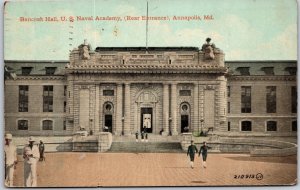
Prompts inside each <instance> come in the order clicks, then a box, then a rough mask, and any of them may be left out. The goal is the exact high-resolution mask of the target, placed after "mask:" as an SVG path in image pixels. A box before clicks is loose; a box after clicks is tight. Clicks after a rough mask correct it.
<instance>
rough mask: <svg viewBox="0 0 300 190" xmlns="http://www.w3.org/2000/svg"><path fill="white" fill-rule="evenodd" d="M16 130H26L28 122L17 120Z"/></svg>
mask: <svg viewBox="0 0 300 190" xmlns="http://www.w3.org/2000/svg"><path fill="white" fill-rule="evenodd" d="M18 130H28V121H27V120H19V121H18Z"/></svg>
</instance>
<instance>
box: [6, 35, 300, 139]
mask: <svg viewBox="0 0 300 190" xmlns="http://www.w3.org/2000/svg"><path fill="white" fill-rule="evenodd" d="M5 67H6V70H7V73H8V75H7V77H6V80H5V130H6V131H9V132H11V133H12V134H14V135H19V136H22V135H50V136H51V135H71V134H73V133H74V132H76V131H78V130H80V129H82V128H84V129H85V130H87V131H89V132H91V133H93V134H97V133H98V132H101V131H109V132H112V133H113V134H115V135H125V136H126V135H130V134H134V133H136V132H137V131H138V132H141V131H146V132H147V133H152V134H156V135H160V134H161V135H180V134H181V133H184V132H194V133H199V132H200V131H202V130H203V131H208V130H209V129H210V130H211V131H212V130H213V132H214V133H215V134H219V135H225V136H226V135H232V134H236V135H241V136H243V135H251V134H253V135H254V134H260V135H274V136H295V135H296V132H295V131H297V85H296V70H297V62H296V61H225V59H224V53H223V52H222V51H221V50H220V49H218V48H216V47H215V45H214V44H211V43H210V40H208V41H207V43H206V44H204V45H203V46H202V48H201V49H199V48H197V47H148V48H147V49H146V48H145V47H98V48H96V49H95V50H92V49H91V48H90V46H89V45H88V44H86V42H85V43H83V44H82V45H80V46H79V47H78V48H76V49H74V50H73V51H72V52H71V53H70V59H69V61H37V60H35V61H14V60H6V61H5ZM13 73H15V74H16V75H17V76H16V77H10V75H12V74H13Z"/></svg>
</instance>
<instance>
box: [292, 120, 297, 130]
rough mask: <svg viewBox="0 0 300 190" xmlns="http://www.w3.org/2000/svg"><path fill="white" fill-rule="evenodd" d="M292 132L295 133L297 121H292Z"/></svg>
mask: <svg viewBox="0 0 300 190" xmlns="http://www.w3.org/2000/svg"><path fill="white" fill-rule="evenodd" d="M292 131H297V121H292Z"/></svg>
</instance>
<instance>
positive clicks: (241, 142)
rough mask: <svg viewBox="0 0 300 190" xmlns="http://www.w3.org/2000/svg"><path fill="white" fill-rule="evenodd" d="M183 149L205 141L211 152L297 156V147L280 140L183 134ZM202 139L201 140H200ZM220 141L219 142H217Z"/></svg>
mask: <svg viewBox="0 0 300 190" xmlns="http://www.w3.org/2000/svg"><path fill="white" fill-rule="evenodd" d="M182 136H183V138H182V141H181V147H182V149H183V150H187V148H188V146H189V145H190V142H191V140H194V143H195V144H196V145H197V147H198V146H200V145H201V143H202V142H203V141H206V142H207V145H208V146H210V147H211V150H210V152H219V153H248V154H250V155H251V156H289V155H296V154H297V145H296V144H295V143H291V142H285V141H279V140H265V139H257V138H255V139H253V138H251V137H248V138H247V137H245V138H220V139H218V138H211V137H201V138H199V137H193V136H192V134H191V133H185V134H182ZM200 139H201V140H200ZM215 139H218V140H215Z"/></svg>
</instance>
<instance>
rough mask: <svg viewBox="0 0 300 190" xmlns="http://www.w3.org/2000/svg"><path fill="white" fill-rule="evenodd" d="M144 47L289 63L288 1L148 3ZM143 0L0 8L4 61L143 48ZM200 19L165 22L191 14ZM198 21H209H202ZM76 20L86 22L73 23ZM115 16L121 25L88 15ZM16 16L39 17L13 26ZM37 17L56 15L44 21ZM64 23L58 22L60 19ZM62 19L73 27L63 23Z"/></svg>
mask: <svg viewBox="0 0 300 190" xmlns="http://www.w3.org/2000/svg"><path fill="white" fill-rule="evenodd" d="M148 2H149V8H148V9H149V16H168V17H169V18H170V20H167V21H164V20H160V21H153V20H151V21H149V25H148V26H149V27H148V46H196V47H201V46H202V44H203V43H204V42H205V39H206V38H207V37H211V38H212V41H213V43H215V44H216V46H217V47H219V48H220V49H222V50H223V51H224V53H225V59H226V60H296V59H297V4H296V0H222V1H221V0H185V1H183V0H148ZM146 4H147V1H146V0H125V1H124V0H123V1H121V0H77V1H74V0H73V1H71V0H64V1H62V0H60V1H58V0H56V1H55V0H52V1H30V2H29V1H17V2H9V3H6V5H5V10H4V59H6V60H68V57H69V55H68V54H69V50H71V49H73V48H74V47H77V46H78V45H80V44H81V43H82V42H83V40H84V39H87V41H88V42H89V43H90V44H91V46H92V48H96V47H98V46H102V47H110V46H118V47H124V46H145V44H146V42H145V41H146V30H145V28H146V21H143V20H139V21H126V20H125V17H126V16H132V17H133V16H135V17H139V16H145V15H146V12H147V11H146V10H147V8H146V7H147V6H146ZM194 15H197V16H199V17H200V18H201V20H190V21H186V20H181V21H178V20H177V21H175V20H173V18H174V16H194ZM204 15H212V17H213V19H212V20H205V19H204ZM77 16H82V17H90V16H93V20H90V21H79V20H77ZM97 16H98V17H106V16H111V17H112V16H113V17H117V16H119V17H120V18H122V21H99V20H95V18H96V17H97ZM20 17H25V18H30V19H33V18H40V17H41V18H43V21H26V22H21V21H20ZM45 17H57V19H58V21H54V22H48V21H45V20H46V19H45ZM61 17H65V18H67V20H66V21H61V20H60V18H61ZM70 17H72V18H74V21H73V22H71V21H70Z"/></svg>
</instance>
